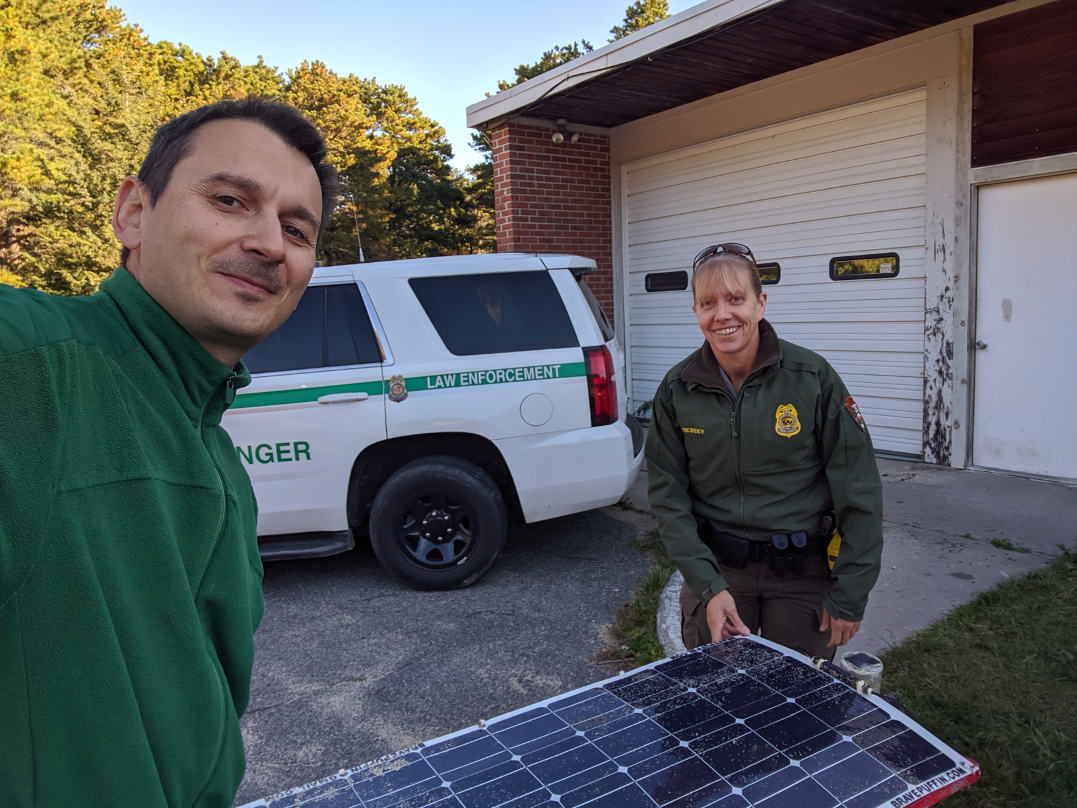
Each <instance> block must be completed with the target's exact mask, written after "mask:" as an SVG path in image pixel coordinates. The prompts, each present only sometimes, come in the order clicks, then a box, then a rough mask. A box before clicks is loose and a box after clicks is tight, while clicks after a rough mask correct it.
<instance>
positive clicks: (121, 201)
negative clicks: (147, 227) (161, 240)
mask: <svg viewBox="0 0 1077 808" xmlns="http://www.w3.org/2000/svg"><path fill="white" fill-rule="evenodd" d="M149 205H150V200H149V191H148V190H147V188H146V186H145V185H143V184H142V183H141V182H140V181H139V179H138V177H134V176H132V177H127V178H126V179H125V180H124V181H123V183H122V184H121V185H120V190H119V191H118V192H117V193H116V204H115V205H113V207H112V232H113V233H115V234H116V238H117V239H119V241H120V244H122V245H123V246H124V247H126V248H127V249H128V250H136V249H138V247H139V246H141V244H142V212H143V211H144V210H145V209H146V208H148V207H149Z"/></svg>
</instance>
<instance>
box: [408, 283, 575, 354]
mask: <svg viewBox="0 0 1077 808" xmlns="http://www.w3.org/2000/svg"><path fill="white" fill-rule="evenodd" d="M408 282H409V283H410V284H411V288H412V291H414V292H415V296H416V297H417V298H418V300H419V303H420V304H421V305H422V307H423V309H424V310H425V311H426V314H427V316H428V317H429V318H430V322H431V323H433V325H434V328H435V329H437V332H438V335H439V336H440V337H441V339H442V341H443V342H444V343H445V347H446V348H448V349H449V351H451V352H452V353H454V354H456V355H457V356H473V355H475V354H489V353H504V352H508V351H538V350H544V349H548V348H574V347H578V346H579V344H580V343H579V340H578V339H577V338H576V329H575V328H573V327H572V321H571V320H570V319H569V316H568V312H567V311H565V304H564V303H563V302H562V301H561V294H560V292H558V291H557V287H556V286H555V285H554V282H553V279H552V278H551V277H550V275H549V273H548V272H545V271H543V270H538V271H535V272H493V273H487V274H481V275H442V276H438V277H434V278H411V279H410V280H409V281H408Z"/></svg>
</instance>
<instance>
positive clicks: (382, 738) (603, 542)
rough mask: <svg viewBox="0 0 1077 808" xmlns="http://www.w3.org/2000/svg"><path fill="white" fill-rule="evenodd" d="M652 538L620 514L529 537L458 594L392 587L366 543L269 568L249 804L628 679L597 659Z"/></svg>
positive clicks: (248, 719)
mask: <svg viewBox="0 0 1077 808" xmlns="http://www.w3.org/2000/svg"><path fill="white" fill-rule="evenodd" d="M652 527H653V522H652V520H651V518H650V516H649V515H646V514H640V513H637V512H634V511H629V510H624V509H621V508H618V507H616V506H614V507H610V508H605V509H602V510H596V511H589V512H587V513H583V514H577V515H574V516H569V517H563V518H560V519H554V520H552V521H548V522H541V523H538V524H535V525H531V526H521V527H517V528H514V529H513V530H512V531H510V534H509V538H508V541H507V542H506V545H505V549H504V551H503V553H502V555H501V557H500V558H499V559H498V561H497V562H496V563H495V565H494V567H493V569H491V570H490V572H489V573H487V575H486V576H485V577H484V578H483V579H482V580H481V581H479V583H477V584H475V585H474V586H472V587H470V588H468V589H462V590H456V591H452V592H416V591H413V590H411V589H407V588H405V587H404V586H402V585H400V584H397V583H395V582H394V581H393V580H392V579H390V578H389V576H388V575H387V574H385V573H384V572H382V570H381V569H380V568H379V567H378V565H377V561H376V559H375V558H374V555H373V553H372V552H371V550H370V548H369V545H366V546H363V547H361V548H360V549H357V550H355V551H353V552H350V553H346V554H343V555H339V556H334V557H331V558H324V559H313V560H305V561H286V562H275V563H270V564H267V565H266V575H265V584H264V591H265V600H266V612H265V618H264V619H263V621H262V625H261V628H259V630H258V633H257V635H256V636H255V648H256V657H255V666H254V678H253V682H252V701H251V705H250V708H249V709H248V711H247V713H246V715H245V716H244V718H243V722H242V728H243V735H244V738H245V740H246V747H247V776H246V778H245V779H244V781H243V784H242V786H241V788H240V791H239V795H238V798H237V803H238V804H243V803H245V802H248V801H250V800H253V799H257V798H258V797H262V796H267V795H269V794H273V793H276V792H278V791H282V790H284V789H286V788H291V787H293V786H298V785H302V784H304V783H307V782H310V781H312V780H316V779H318V778H319V777H322V776H325V775H326V774H331V773H333V772H335V771H337V770H338V769H341V768H345V767H350V766H355V765H358V764H360V763H364V762H366V761H368V760H373V759H375V758H378V757H381V756H382V755H385V754H389V753H391V752H396V751H399V750H401V749H403V748H406V747H408V746H411V745H413V744H416V743H419V742H421V741H425V740H429V739H431V738H435V737H437V736H439V735H443V734H445V733H448V732H452V731H455V730H458V729H463V728H464V727H467V726H470V725H471V724H474V723H475V722H476V721H478V720H479V719H485V718H492V717H494V716H495V715H499V714H501V713H504V712H507V711H509V710H514V709H516V708H519V707H523V706H526V705H528V704H531V703H533V702H536V701H539V700H541V699H546V698H549V697H551V696H554V695H557V694H559V693H563V692H565V691H568V690H573V689H575V688H577V687H582V686H583V685H586V684H590V683H592V682H595V681H599V680H601V679H605V678H608V677H610V676H613V675H615V674H617V673H618V672H619V670H620V668H619V667H618V665H617V663H616V662H614V663H602V662H600V661H598V659H597V658H598V656H599V655H600V653H601V652H602V651H603V650H605V649H606V647H607V645H608V629H609V626H610V625H611V624H612V622H613V619H614V615H615V614H616V612H617V609H618V608H620V607H621V605H623V604H624V603H625V602H627V601H629V600H630V599H631V598H632V594H633V590H634V587H635V584H636V582H637V581H639V580H640V579H641V578H642V577H643V575H644V573H645V571H646V568H647V560H646V557H645V556H644V555H643V553H641V552H640V551H639V550H636V549H634V548H633V547H632V543H633V542H634V541H635V539H636V538H637V537H638V536H639V535H640V534H641V532H646V531H647V530H650V529H651V528H652Z"/></svg>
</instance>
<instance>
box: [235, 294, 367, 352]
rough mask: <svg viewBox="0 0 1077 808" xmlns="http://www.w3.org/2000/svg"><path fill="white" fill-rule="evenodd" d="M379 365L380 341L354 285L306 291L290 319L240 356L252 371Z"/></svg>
mask: <svg viewBox="0 0 1077 808" xmlns="http://www.w3.org/2000/svg"><path fill="white" fill-rule="evenodd" d="M380 361H381V350H380V348H379V347H378V340H377V338H376V337H375V336H374V329H373V328H372V327H371V325H370V317H369V315H368V314H367V311H366V306H364V305H363V297H362V295H361V294H360V293H359V289H358V287H356V285H355V284H353V283H342V284H336V285H333V286H312V287H310V288H309V289H307V291H306V292H305V293H304V295H303V297H302V298H301V299H300V301H299V305H298V306H297V307H296V309H295V311H294V312H292V316H291V317H289V318H288V319H287V320H285V321H284V324H283V325H282V326H281V327H280V328H278V329H277V330H276V331H274V332H273V333H272V334H270V335H269V336H268V337H266V338H265V339H264V340H262V342H260V343H259V344H258V345H256V346H255V347H254V348H252V349H251V350H250V351H249V352H248V353H247V355H246V356H244V357H243V362H244V364H245V365H246V366H247V369H248V370H250V372H251V373H270V372H273V371H282V370H302V369H304V368H322V367H336V366H339V365H366V364H371V363H374V362H380Z"/></svg>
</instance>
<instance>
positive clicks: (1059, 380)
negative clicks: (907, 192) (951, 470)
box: [972, 174, 1077, 478]
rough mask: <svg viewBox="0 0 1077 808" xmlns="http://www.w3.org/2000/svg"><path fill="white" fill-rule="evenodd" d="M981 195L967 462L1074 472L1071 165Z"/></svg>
mask: <svg viewBox="0 0 1077 808" xmlns="http://www.w3.org/2000/svg"><path fill="white" fill-rule="evenodd" d="M978 202H979V216H978V227H977V237H976V241H977V246H976V255H977V258H976V272H977V277H976V301H977V302H976V340H977V349H976V351H975V373H976V377H975V378H976V384H975V398H974V400H973V440H972V460H973V463H975V464H976V465H977V466H983V467H987V468H996V469H1005V470H1008V471H1019V472H1025V473H1028V474H1037V475H1045V476H1051V477H1063V478H1077V427H1075V426H1074V419H1073V416H1072V412H1073V407H1074V402H1077V360H1075V359H1074V341H1075V338H1077V320H1075V319H1074V313H1073V307H1074V300H1075V299H1077V174H1066V175H1062V176H1057V177H1043V178H1040V179H1032V180H1020V181H1017V182H1006V183H1001V184H998V185H988V186H984V187H982V188H980V191H979V198H978Z"/></svg>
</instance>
